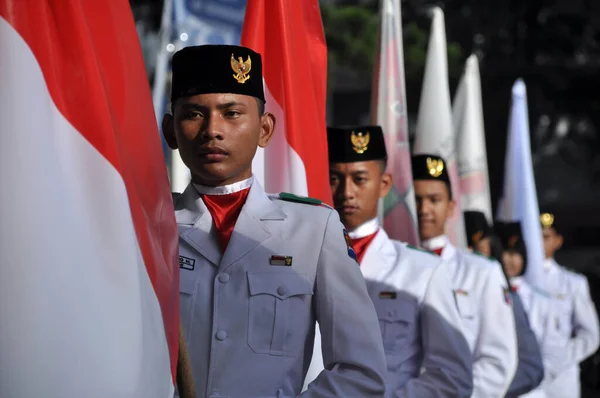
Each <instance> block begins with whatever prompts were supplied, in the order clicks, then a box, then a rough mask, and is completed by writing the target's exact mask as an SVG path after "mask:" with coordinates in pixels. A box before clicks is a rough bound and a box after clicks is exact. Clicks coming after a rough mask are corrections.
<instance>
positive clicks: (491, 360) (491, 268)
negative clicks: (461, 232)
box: [423, 236, 518, 398]
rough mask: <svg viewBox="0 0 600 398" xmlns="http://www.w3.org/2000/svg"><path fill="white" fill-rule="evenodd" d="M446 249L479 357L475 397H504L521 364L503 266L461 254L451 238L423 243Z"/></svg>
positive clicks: (475, 356)
mask: <svg viewBox="0 0 600 398" xmlns="http://www.w3.org/2000/svg"><path fill="white" fill-rule="evenodd" d="M423 245H424V246H425V247H428V248H430V249H434V248H435V247H443V248H444V249H443V251H442V255H441V257H442V259H443V260H444V261H445V262H447V264H448V267H449V272H450V275H451V278H452V288H453V289H454V299H455V303H456V306H457V307H458V312H459V314H460V316H461V319H462V321H463V330H464V332H465V336H466V338H467V342H468V343H469V346H470V348H471V352H472V354H473V397H476V398H480V397H482V398H483V397H485V398H490V397H494V398H496V397H503V396H504V395H505V394H506V391H507V390H508V387H509V386H510V383H511V382H512V379H513V377H514V375H515V371H516V369H517V364H518V355H517V333H516V329H515V319H514V314H513V311H512V306H511V304H510V298H509V294H508V293H509V292H508V286H507V283H506V278H505V277H504V274H503V273H502V269H501V266H500V265H499V264H496V263H494V262H491V261H490V260H489V259H487V258H485V257H482V256H480V255H478V254H473V253H471V252H468V251H466V250H458V249H457V248H456V247H454V246H453V245H452V244H451V243H450V242H449V240H448V239H447V238H446V237H445V236H441V237H438V238H434V239H432V240H430V241H427V242H423Z"/></svg>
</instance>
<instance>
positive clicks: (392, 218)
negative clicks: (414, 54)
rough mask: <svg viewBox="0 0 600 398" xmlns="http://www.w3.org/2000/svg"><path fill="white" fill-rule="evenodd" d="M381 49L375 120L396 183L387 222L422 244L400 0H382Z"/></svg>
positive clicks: (396, 235) (394, 232) (391, 231)
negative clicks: (381, 131) (420, 240)
mask: <svg viewBox="0 0 600 398" xmlns="http://www.w3.org/2000/svg"><path fill="white" fill-rule="evenodd" d="M380 17H381V22H380V24H379V53H378V55H377V62H376V65H375V70H374V74H373V88H374V90H373V99H372V104H371V115H372V118H373V123H374V124H377V125H379V126H381V127H382V129H383V132H384V136H385V144H386V147H387V153H388V171H389V172H391V173H392V180H393V187H392V190H391V191H390V193H389V194H388V195H387V197H386V198H385V200H384V209H383V214H384V218H383V226H384V228H385V230H386V232H387V233H388V235H389V236H390V238H392V239H397V240H401V241H403V242H408V243H410V244H413V245H418V244H419V231H418V226H417V215H416V213H417V212H416V205H415V196H414V190H413V176H412V169H411V161H410V144H409V139H408V125H407V111H406V93H405V84H404V51H403V46H402V14H401V9H400V0H382V2H381V11H380Z"/></svg>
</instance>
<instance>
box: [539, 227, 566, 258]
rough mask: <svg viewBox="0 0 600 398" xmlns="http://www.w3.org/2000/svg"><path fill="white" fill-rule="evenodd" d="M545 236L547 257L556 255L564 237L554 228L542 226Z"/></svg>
mask: <svg viewBox="0 0 600 398" xmlns="http://www.w3.org/2000/svg"><path fill="white" fill-rule="evenodd" d="M542 236H543V238H544V252H545V254H546V258H552V257H554V253H556V251H557V250H558V249H560V248H561V247H562V244H563V237H562V235H560V234H559V233H557V232H556V230H555V229H554V228H542Z"/></svg>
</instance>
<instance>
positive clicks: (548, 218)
mask: <svg viewBox="0 0 600 398" xmlns="http://www.w3.org/2000/svg"><path fill="white" fill-rule="evenodd" d="M540 221H541V222H542V227H544V228H550V227H552V225H554V215H553V214H550V213H544V214H542V215H541V216H540Z"/></svg>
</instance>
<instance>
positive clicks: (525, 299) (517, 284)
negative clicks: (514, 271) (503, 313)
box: [510, 277, 559, 398]
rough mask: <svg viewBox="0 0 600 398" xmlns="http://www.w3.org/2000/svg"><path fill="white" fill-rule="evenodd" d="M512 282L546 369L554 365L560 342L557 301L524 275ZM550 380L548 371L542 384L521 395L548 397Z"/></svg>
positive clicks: (535, 397)
mask: <svg viewBox="0 0 600 398" xmlns="http://www.w3.org/2000/svg"><path fill="white" fill-rule="evenodd" d="M510 283H511V285H512V286H513V287H514V288H515V289H516V290H517V294H518V295H519V297H520V298H521V302H522V303H523V307H524V308H525V312H526V313H527V318H528V320H529V325H530V327H531V330H533V333H534V334H535V337H536V339H537V342H538V344H539V346H540V350H541V352H542V360H543V363H544V369H548V368H549V367H551V366H552V364H551V363H550V361H551V360H552V357H551V353H552V352H553V351H554V350H556V349H557V343H558V342H559V334H558V333H557V331H556V326H555V324H556V320H557V314H558V312H557V311H556V305H557V303H556V301H555V300H554V299H553V298H552V296H551V295H550V294H548V293H546V292H544V291H543V290H541V289H539V288H537V287H533V286H531V285H530V284H529V283H527V281H525V279H523V278H522V277H516V278H512V279H511V280H510ZM548 353H550V355H549V354H548ZM548 382H550V377H549V374H548V372H547V371H546V372H545V375H544V381H543V382H542V384H540V386H539V387H537V388H535V389H534V390H532V391H530V392H529V393H527V394H524V395H521V397H527V398H544V397H546V393H545V390H544V385H545V384H546V383H548Z"/></svg>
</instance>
